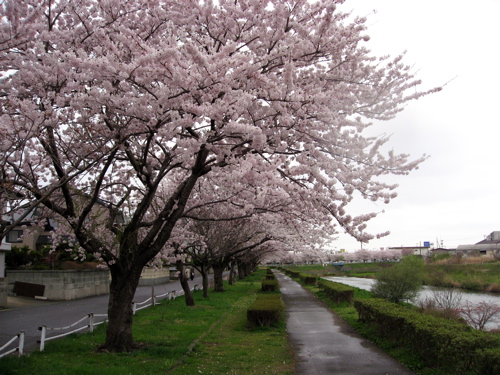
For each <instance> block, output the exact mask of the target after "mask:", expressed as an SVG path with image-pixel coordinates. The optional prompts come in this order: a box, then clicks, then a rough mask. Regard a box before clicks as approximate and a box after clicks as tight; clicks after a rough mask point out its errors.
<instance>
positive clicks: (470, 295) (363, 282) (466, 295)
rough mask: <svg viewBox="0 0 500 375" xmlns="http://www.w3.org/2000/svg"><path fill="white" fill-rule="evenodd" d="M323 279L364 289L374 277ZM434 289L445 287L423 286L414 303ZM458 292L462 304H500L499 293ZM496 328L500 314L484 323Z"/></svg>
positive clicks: (370, 283) (490, 327)
mask: <svg viewBox="0 0 500 375" xmlns="http://www.w3.org/2000/svg"><path fill="white" fill-rule="evenodd" d="M324 279H326V280H330V281H334V282H337V283H342V284H346V285H350V286H353V287H356V288H359V289H364V290H371V287H372V285H373V284H374V283H375V280H374V279H366V278H362V277H347V276H329V277H324ZM434 290H445V289H444V288H435V287H429V286H424V287H423V289H422V291H421V292H420V293H419V295H418V297H417V298H416V301H415V304H416V305H418V301H421V300H424V299H426V298H432V297H433V291H434ZM460 292H461V303H462V304H465V303H467V301H469V302H470V303H472V304H478V303H479V302H483V301H485V302H488V303H495V304H496V305H498V306H500V295H499V294H497V293H478V292H469V291H465V290H460ZM496 328H500V316H497V317H496V319H492V320H491V321H489V322H488V323H487V324H486V329H488V330H491V329H496Z"/></svg>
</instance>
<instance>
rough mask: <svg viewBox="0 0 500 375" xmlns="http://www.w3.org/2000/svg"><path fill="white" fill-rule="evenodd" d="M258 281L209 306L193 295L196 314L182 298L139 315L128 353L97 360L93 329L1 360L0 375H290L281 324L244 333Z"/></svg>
mask: <svg viewBox="0 0 500 375" xmlns="http://www.w3.org/2000/svg"><path fill="white" fill-rule="evenodd" d="M263 278H264V272H263V271H258V272H256V273H254V274H253V275H251V276H249V277H248V278H247V279H245V280H241V281H238V282H237V283H236V284H235V285H231V286H226V291H225V292H223V293H211V294H210V297H209V299H203V298H202V294H201V293H202V292H201V291H199V292H195V294H194V296H195V300H196V302H197V306H194V307H187V306H186V305H185V303H184V298H182V297H180V298H177V299H176V300H174V301H164V302H162V304H161V305H159V306H156V307H154V308H148V309H145V310H141V311H139V312H138V313H137V315H136V316H135V317H134V325H133V334H134V339H135V341H136V342H137V343H140V344H141V346H142V347H141V349H139V350H136V351H134V352H132V353H121V354H113V353H97V352H96V348H97V347H98V346H99V345H100V344H101V343H102V342H103V341H104V337H105V327H104V326H99V328H98V329H97V330H96V331H94V332H93V333H84V334H74V335H71V336H68V337H66V338H63V339H58V340H54V341H50V342H48V343H47V345H46V349H45V351H44V352H34V353H32V354H30V355H28V356H24V357H21V358H17V357H14V356H9V357H5V358H2V359H0V374H3V375H14V374H16V375H18V374H22V375H31V374H33V375H34V374H36V375H49V374H50V375H55V374H79V375H87V374H88V375H96V374H99V375H124V374H133V375H142V374H145V375H146V374H155V375H156V374H172V375H183V374H186V375H187V374H241V375H243V374H263V373H265V374H282V375H285V374H293V369H294V365H293V360H292V357H293V356H292V353H291V351H290V349H289V345H288V343H287V339H286V327H285V324H284V323H282V324H281V325H279V326H278V327H274V328H269V329H249V328H248V327H247V321H246V309H247V307H248V306H249V305H250V304H251V303H252V302H253V301H254V300H255V297H256V294H257V293H259V290H260V288H261V280H262V279H263Z"/></svg>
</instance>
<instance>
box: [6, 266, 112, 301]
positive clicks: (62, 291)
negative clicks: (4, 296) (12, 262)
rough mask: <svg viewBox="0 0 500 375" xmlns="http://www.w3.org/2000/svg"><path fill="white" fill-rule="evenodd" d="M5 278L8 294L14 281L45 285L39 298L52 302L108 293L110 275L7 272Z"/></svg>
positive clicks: (105, 272)
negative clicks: (6, 278)
mask: <svg viewBox="0 0 500 375" xmlns="http://www.w3.org/2000/svg"><path fill="white" fill-rule="evenodd" d="M7 276H8V286H7V288H8V291H9V292H12V291H13V289H14V283H15V282H16V281H21V282H25V283H30V284H40V285H45V293H44V295H43V296H41V297H45V298H47V299H49V300H54V301H68V300H73V299H78V298H85V297H91V296H98V295H101V294H107V293H109V282H110V274H109V271H108V270H68V271H24V270H23V271H10V270H7Z"/></svg>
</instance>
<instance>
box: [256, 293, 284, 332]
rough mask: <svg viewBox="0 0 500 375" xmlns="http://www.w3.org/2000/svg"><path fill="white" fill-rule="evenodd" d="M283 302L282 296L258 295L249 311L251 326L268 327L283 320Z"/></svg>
mask: <svg viewBox="0 0 500 375" xmlns="http://www.w3.org/2000/svg"><path fill="white" fill-rule="evenodd" d="M283 310H284V307H283V301H282V300H281V295H280V294H258V295H257V298H256V300H255V302H254V303H253V304H252V305H250V306H249V308H248V310H247V320H248V323H249V324H250V326H260V327H268V326H271V325H273V324H275V323H278V322H279V321H280V320H281V319H283Z"/></svg>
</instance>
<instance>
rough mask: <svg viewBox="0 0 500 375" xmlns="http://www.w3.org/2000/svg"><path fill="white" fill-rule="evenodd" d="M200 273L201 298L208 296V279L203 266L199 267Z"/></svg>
mask: <svg viewBox="0 0 500 375" xmlns="http://www.w3.org/2000/svg"><path fill="white" fill-rule="evenodd" d="M200 273H201V279H202V285H203V298H208V287H209V281H208V270H207V268H206V267H205V266H202V267H201V268H200Z"/></svg>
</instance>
